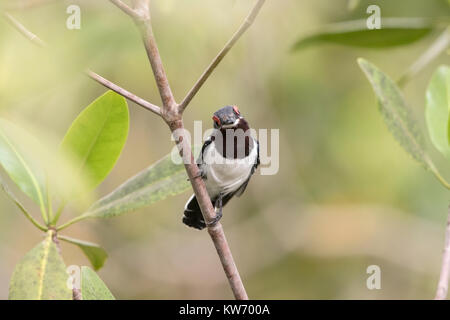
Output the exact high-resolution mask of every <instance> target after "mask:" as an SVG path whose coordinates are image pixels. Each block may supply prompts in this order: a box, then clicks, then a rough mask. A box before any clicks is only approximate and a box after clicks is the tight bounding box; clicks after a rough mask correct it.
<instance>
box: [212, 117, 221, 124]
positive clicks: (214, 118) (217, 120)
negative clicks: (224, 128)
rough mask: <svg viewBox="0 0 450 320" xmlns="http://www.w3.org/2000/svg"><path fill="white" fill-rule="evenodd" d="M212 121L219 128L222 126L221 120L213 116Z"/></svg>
mask: <svg viewBox="0 0 450 320" xmlns="http://www.w3.org/2000/svg"><path fill="white" fill-rule="evenodd" d="M212 119H213V120H214V122H215V123H216V124H217V126H220V119H219V118H218V117H217V116H213V117H212Z"/></svg>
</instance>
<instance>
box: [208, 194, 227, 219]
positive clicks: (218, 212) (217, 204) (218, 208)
mask: <svg viewBox="0 0 450 320" xmlns="http://www.w3.org/2000/svg"><path fill="white" fill-rule="evenodd" d="M222 198H223V195H222V194H220V195H219V197H218V198H217V200H216V202H215V203H214V206H215V208H216V216H215V218H214V219H212V220H211V221H209V222H207V223H206V226H207V227H211V226H213V225H215V224H216V223H217V222H219V220H220V219H222V215H223V214H222Z"/></svg>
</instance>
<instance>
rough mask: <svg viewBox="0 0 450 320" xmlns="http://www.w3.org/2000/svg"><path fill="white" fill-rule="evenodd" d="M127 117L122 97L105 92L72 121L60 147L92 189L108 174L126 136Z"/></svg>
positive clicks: (125, 103)
mask: <svg viewBox="0 0 450 320" xmlns="http://www.w3.org/2000/svg"><path fill="white" fill-rule="evenodd" d="M128 127H129V115H128V106H127V102H126V100H125V98H123V97H122V96H120V95H118V94H117V93H115V92H113V91H108V92H106V93H105V94H104V95H102V96H101V97H99V98H98V99H97V100H95V101H94V102H93V103H91V104H90V105H89V106H88V107H87V108H86V109H85V110H83V112H81V114H80V115H79V116H78V117H77V118H76V119H75V121H74V122H73V123H72V125H71V127H70V128H69V130H68V131H67V133H66V136H65V137H64V140H63V142H62V145H61V150H62V152H63V153H65V154H69V155H72V156H73V157H74V158H75V159H77V161H78V163H79V170H80V172H82V174H83V175H85V176H87V177H88V178H89V182H90V187H91V188H95V187H96V186H97V185H98V184H100V183H101V182H102V181H103V179H105V178H106V176H107V175H108V174H109V172H110V171H111V170H112V168H113V167H114V164H115V163H116V161H117V159H118V158H119V156H120V153H121V152H122V149H123V147H124V145H125V141H126V139H127V136H128Z"/></svg>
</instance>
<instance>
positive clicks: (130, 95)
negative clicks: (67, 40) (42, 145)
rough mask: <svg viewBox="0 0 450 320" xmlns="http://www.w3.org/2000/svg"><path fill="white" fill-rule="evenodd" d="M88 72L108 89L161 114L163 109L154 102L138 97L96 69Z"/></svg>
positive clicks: (87, 72)
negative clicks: (97, 72) (98, 72)
mask: <svg viewBox="0 0 450 320" xmlns="http://www.w3.org/2000/svg"><path fill="white" fill-rule="evenodd" d="M86 74H87V75H88V77H89V78H91V79H93V80H95V81H97V82H98V83H100V84H101V85H103V86H105V87H106V88H108V89H111V90H112V91H114V92H116V93H118V94H120V95H121V96H123V97H125V98H127V99H128V100H130V101H133V102H134V103H136V104H137V105H139V106H141V107H143V108H145V109H147V110H149V111H151V112H153V113H155V114H157V115H159V116H160V115H161V109H160V108H159V107H158V106H155V105H154V104H152V103H150V102H148V101H147V100H144V99H142V98H141V97H138V96H137V95H135V94H133V93H131V92H129V91H127V90H125V89H124V88H122V87H119V86H118V85H116V84H114V83H112V82H111V81H109V80H107V79H105V78H103V77H102V76H101V75H98V74H96V73H95V72H94V71H91V70H89V69H88V70H86Z"/></svg>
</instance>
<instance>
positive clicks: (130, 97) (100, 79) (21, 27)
mask: <svg viewBox="0 0 450 320" xmlns="http://www.w3.org/2000/svg"><path fill="white" fill-rule="evenodd" d="M3 16H4V17H5V19H6V20H7V21H8V22H9V23H10V24H11V25H12V26H13V27H14V28H15V29H16V30H18V31H19V32H20V33H21V34H22V35H24V36H25V37H26V38H27V39H28V40H30V41H31V42H33V43H34V44H36V45H38V46H40V47H45V46H46V43H45V42H44V41H43V40H41V39H40V38H39V37H38V36H37V35H35V34H34V33H32V32H31V31H29V30H28V29H27V28H26V27H25V26H24V25H23V24H21V23H20V22H19V21H17V20H16V19H15V18H14V17H13V16H11V15H10V14H9V13H3ZM86 75H87V76H88V77H89V78H91V79H93V80H95V81H97V82H98V83H100V84H101V85H103V86H105V87H106V88H108V89H111V90H112V91H115V92H117V93H118V94H120V95H121V96H123V97H125V98H127V99H128V100H130V101H133V102H134V103H136V104H137V105H139V106H141V107H143V108H145V109H147V110H149V111H151V112H153V113H155V114H157V115H161V110H160V108H159V107H158V106H156V105H154V104H152V103H150V102H148V101H147V100H145V99H143V98H141V97H138V96H137V95H135V94H133V93H131V92H129V91H127V90H125V89H124V88H122V87H120V86H118V85H116V84H114V83H113V82H111V81H109V80H107V79H105V78H103V77H102V76H100V75H98V74H97V73H95V72H93V71H91V70H89V69H88V70H86Z"/></svg>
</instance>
